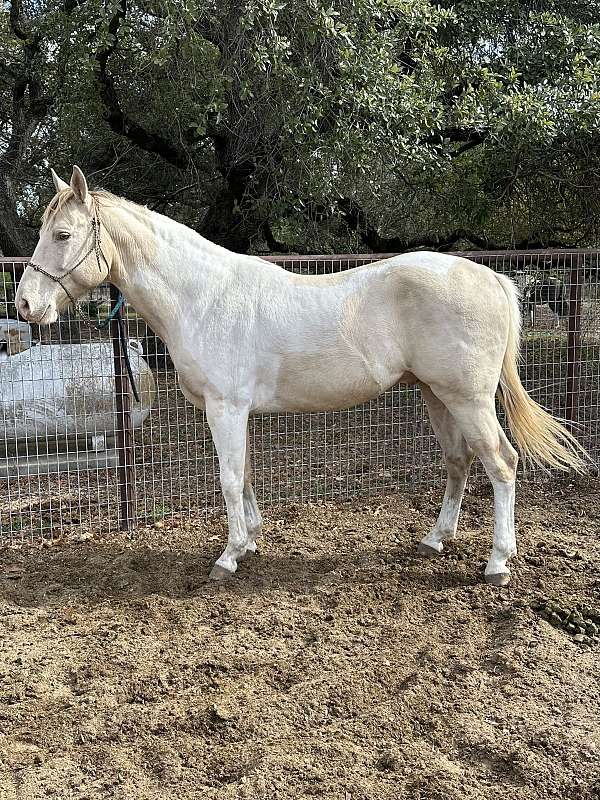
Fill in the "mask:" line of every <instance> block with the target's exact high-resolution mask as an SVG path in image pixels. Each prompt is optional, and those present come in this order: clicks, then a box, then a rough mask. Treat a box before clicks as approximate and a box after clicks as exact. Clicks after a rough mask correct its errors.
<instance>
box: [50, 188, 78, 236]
mask: <svg viewBox="0 0 600 800" xmlns="http://www.w3.org/2000/svg"><path fill="white" fill-rule="evenodd" d="M73 197H75V192H74V191H73V189H71V187H70V186H68V187H67V188H66V189H61V191H60V192H57V193H56V194H55V195H54V197H53V198H52V200H50V202H49V203H48V205H47V206H46V209H45V211H44V214H43V216H42V228H45V227H46V226H47V225H49V224H50V223H51V222H52V220H53V219H54V217H55V216H56V215H57V214H58V213H59V212H60V211H61V210H62V209H63V208H64V207H65V205H66V204H67V203H68V202H69V200H71V199H72V198H73Z"/></svg>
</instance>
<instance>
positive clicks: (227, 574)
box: [208, 564, 233, 581]
mask: <svg viewBox="0 0 600 800" xmlns="http://www.w3.org/2000/svg"><path fill="white" fill-rule="evenodd" d="M232 575H233V572H231V571H230V570H228V569H225V567H222V566H221V565H220V564H215V565H214V567H213V568H212V569H211V571H210V575H209V576H208V577H209V578H210V579H211V581H224V580H227V578H231V576H232Z"/></svg>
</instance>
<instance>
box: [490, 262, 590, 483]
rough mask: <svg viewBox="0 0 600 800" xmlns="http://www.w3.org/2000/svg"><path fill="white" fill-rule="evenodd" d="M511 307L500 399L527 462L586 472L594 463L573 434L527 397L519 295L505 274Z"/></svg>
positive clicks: (503, 282) (502, 280)
mask: <svg viewBox="0 0 600 800" xmlns="http://www.w3.org/2000/svg"><path fill="white" fill-rule="evenodd" d="M496 277H497V278H498V280H499V282H500V285H501V286H502V288H503V289H504V292H505V294H506V297H507V299H508V305H509V328H508V342H507V345H506V352H505V354H504V361H503V363H502V373H501V375H500V386H499V391H498V396H499V398H500V401H501V402H502V405H503V406H504V408H505V410H506V416H507V418H508V424H509V426H510V430H511V432H512V435H513V437H514V439H515V442H516V444H517V447H518V448H519V450H520V452H521V455H522V457H523V461H524V462H525V463H527V462H528V461H531V462H533V463H534V464H537V465H538V466H541V467H544V468H547V467H553V468H555V469H560V470H564V471H567V470H569V469H573V470H575V472H579V473H583V472H586V471H587V463H588V462H589V461H590V460H591V459H590V457H589V456H588V454H587V452H586V451H585V449H584V448H583V447H582V446H581V445H580V444H579V442H578V441H577V439H576V438H575V437H574V436H573V435H572V434H571V433H569V431H568V430H567V429H566V428H565V427H564V426H563V425H561V424H560V422H558V420H556V419H554V417H552V416H551V415H550V414H549V413H548V412H547V411H545V410H544V409H543V408H542V406H540V405H539V404H538V403H536V402H535V401H534V400H532V399H531V397H530V396H529V395H528V394H527V392H526V391H525V389H524V388H523V384H522V383H521V379H520V378H519V372H518V369H517V366H518V362H519V353H520V340H521V310H520V308H519V292H518V289H517V287H516V286H515V284H514V283H513V282H512V281H511V280H510V278H507V277H506V276H505V275H498V274H497V275H496Z"/></svg>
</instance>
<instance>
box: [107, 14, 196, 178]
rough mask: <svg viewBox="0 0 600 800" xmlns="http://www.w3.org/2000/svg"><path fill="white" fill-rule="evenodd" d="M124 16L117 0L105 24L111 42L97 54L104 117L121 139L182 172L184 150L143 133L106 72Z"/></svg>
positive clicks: (147, 132) (187, 155) (154, 135)
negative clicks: (115, 6)
mask: <svg viewBox="0 0 600 800" xmlns="http://www.w3.org/2000/svg"><path fill="white" fill-rule="evenodd" d="M126 15H127V0H120V3H119V5H118V7H117V11H116V13H115V14H114V16H113V17H112V19H111V20H110V22H109V25H108V32H109V34H110V35H111V37H112V42H111V44H110V45H108V46H107V47H105V48H103V49H101V50H98V51H97V52H96V63H97V64H98V84H99V88H100V99H101V100H102V102H103V104H104V107H105V109H106V113H105V115H104V118H105V119H106V121H107V123H108V125H109V127H110V129H111V130H112V131H113V132H114V133H116V134H118V135H119V136H124V137H125V138H126V139H129V141H131V142H133V143H134V144H135V145H137V146H138V147H139V148H141V149H142V150H145V151H146V152H148V153H155V154H156V155H159V156H161V158H163V159H164V160H165V161H167V162H168V163H169V164H171V165H172V166H174V167H177V168H178V169H185V168H186V167H187V166H188V164H189V161H190V157H189V154H188V153H187V151H186V150H185V149H184V148H182V147H180V146H179V145H177V144H175V143H174V142H172V141H169V140H168V139H165V138H164V137H163V136H161V135H160V134H157V133H152V132H151V131H148V130H146V128H144V127H143V126H142V125H140V124H139V123H138V122H136V121H135V120H133V119H132V118H131V117H130V116H129V114H127V112H126V111H124V110H123V109H122V107H121V103H120V101H119V97H118V95H117V91H116V89H115V84H114V80H113V78H112V76H111V75H110V74H109V72H108V70H107V65H108V60H109V58H110V57H111V56H112V54H113V53H114V51H115V50H116V48H117V44H118V33H119V28H120V26H121V22H122V21H123V20H124V19H125V17H126Z"/></svg>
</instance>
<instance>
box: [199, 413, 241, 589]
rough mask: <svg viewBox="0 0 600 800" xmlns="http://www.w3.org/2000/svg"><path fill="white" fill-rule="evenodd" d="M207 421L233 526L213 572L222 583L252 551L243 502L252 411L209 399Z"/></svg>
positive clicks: (231, 525)
mask: <svg viewBox="0 0 600 800" xmlns="http://www.w3.org/2000/svg"><path fill="white" fill-rule="evenodd" d="M206 418H207V420H208V424H209V426H210V430H211V433H212V437H213V441H214V443H215V447H216V450H217V455H218V456H219V468H220V475H221V490H222V492H223V497H224V499H225V505H226V506H227V524H228V527H229V536H228V540H227V547H226V548H225V550H224V551H223V553H222V554H221V555H220V556H219V558H218V559H217V561H216V563H215V565H214V567H213V568H212V570H211V573H210V577H211V578H213V579H214V580H221V579H222V578H228V577H229V576H230V575H233V573H234V572H235V571H236V569H237V566H238V561H239V560H240V559H242V558H243V557H244V555H245V554H246V550H247V549H248V530H247V527H246V519H245V515H244V500H243V490H244V468H245V461H246V432H247V429H248V408H247V407H241V406H238V405H235V404H233V403H229V402H226V401H223V400H220V399H219V400H215V401H212V400H209V399H208V398H206Z"/></svg>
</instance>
